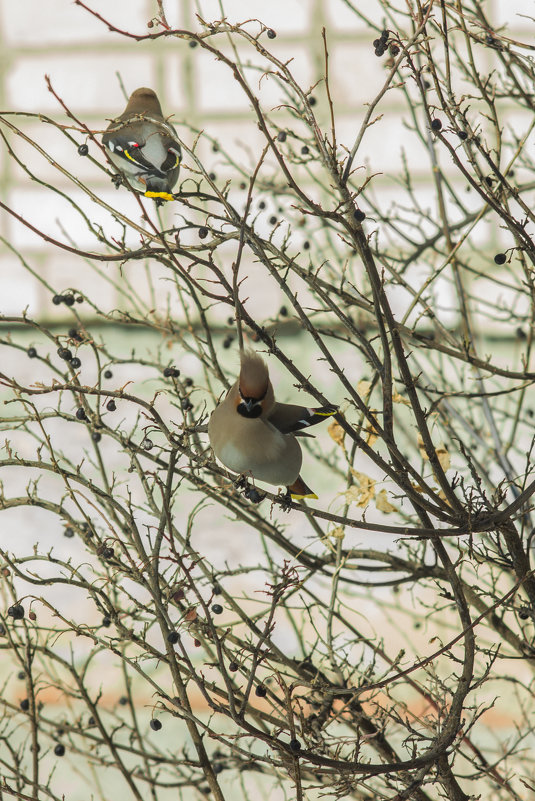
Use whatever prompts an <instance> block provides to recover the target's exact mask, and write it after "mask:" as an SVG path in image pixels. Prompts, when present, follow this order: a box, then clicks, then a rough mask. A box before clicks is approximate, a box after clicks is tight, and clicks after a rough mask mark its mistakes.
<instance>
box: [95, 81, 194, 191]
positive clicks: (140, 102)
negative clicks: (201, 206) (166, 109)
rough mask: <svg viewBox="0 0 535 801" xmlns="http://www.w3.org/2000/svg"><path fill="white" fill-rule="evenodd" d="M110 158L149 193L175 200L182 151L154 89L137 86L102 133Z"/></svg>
mask: <svg viewBox="0 0 535 801" xmlns="http://www.w3.org/2000/svg"><path fill="white" fill-rule="evenodd" d="M102 144H103V145H104V147H105V148H106V149H107V150H108V153H109V157H110V160H111V161H112V162H113V164H114V165H115V166H116V167H117V168H118V169H119V170H120V171H121V172H122V173H123V174H124V175H125V176H126V178H127V179H128V183H129V184H130V186H132V188H133V189H136V190H137V191H138V192H142V193H143V194H144V195H145V197H152V198H155V199H156V200H158V199H159V200H173V199H174V197H173V195H172V194H171V190H172V188H173V186H174V185H175V184H176V182H177V179H178V171H179V169H180V159H181V155H182V151H181V149H180V145H179V143H178V141H177V138H176V133H175V130H174V128H173V126H172V125H170V124H169V123H168V122H167V121H166V120H165V117H164V116H163V114H162V108H161V106H160V101H159V100H158V98H157V96H156V92H153V91H152V89H146V88H145V87H142V88H141V89H136V91H135V92H133V93H132V95H131V97H130V100H129V101H128V105H127V106H126V108H125V110H124V111H123V113H122V114H121V115H120V117H117V119H115V120H113V122H112V123H111V125H110V126H109V127H108V129H107V131H106V133H105V134H104V136H103V137H102Z"/></svg>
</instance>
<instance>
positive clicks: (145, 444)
mask: <svg viewBox="0 0 535 801" xmlns="http://www.w3.org/2000/svg"><path fill="white" fill-rule="evenodd" d="M141 447H142V448H144V449H145V450H146V451H150V449H151V448H154V442H153V441H152V440H151V439H149V438H148V437H145V439H144V440H143V441H142V443H141Z"/></svg>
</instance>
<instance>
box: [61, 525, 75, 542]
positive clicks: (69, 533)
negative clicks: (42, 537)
mask: <svg viewBox="0 0 535 801" xmlns="http://www.w3.org/2000/svg"><path fill="white" fill-rule="evenodd" d="M63 536H64V537H67V539H71V537H74V529H73V528H72V526H67V528H66V529H64V531H63Z"/></svg>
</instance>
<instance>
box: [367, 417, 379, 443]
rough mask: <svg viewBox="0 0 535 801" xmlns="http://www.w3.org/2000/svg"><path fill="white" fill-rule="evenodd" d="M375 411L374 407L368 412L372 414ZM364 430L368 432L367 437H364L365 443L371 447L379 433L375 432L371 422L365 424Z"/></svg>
mask: <svg viewBox="0 0 535 801" xmlns="http://www.w3.org/2000/svg"><path fill="white" fill-rule="evenodd" d="M376 411H377V410H376V409H370V414H372V415H373V414H375V412H376ZM364 430H365V431H366V433H367V434H368V437H367V439H366V444H367V445H369V447H370V448H373V446H374V444H375V442H377V440H378V438H379V435H378V433H377V429H376V428H375V426H374V425H373V423H368V425H367V426H366V428H365V429H364Z"/></svg>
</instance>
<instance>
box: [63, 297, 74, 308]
mask: <svg viewBox="0 0 535 801" xmlns="http://www.w3.org/2000/svg"><path fill="white" fill-rule="evenodd" d="M63 303H65V305H66V306H74V296H73V295H64V296H63Z"/></svg>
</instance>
